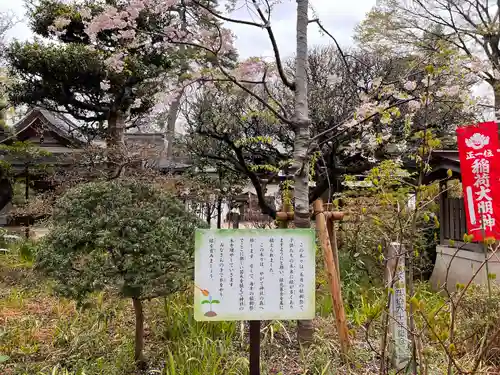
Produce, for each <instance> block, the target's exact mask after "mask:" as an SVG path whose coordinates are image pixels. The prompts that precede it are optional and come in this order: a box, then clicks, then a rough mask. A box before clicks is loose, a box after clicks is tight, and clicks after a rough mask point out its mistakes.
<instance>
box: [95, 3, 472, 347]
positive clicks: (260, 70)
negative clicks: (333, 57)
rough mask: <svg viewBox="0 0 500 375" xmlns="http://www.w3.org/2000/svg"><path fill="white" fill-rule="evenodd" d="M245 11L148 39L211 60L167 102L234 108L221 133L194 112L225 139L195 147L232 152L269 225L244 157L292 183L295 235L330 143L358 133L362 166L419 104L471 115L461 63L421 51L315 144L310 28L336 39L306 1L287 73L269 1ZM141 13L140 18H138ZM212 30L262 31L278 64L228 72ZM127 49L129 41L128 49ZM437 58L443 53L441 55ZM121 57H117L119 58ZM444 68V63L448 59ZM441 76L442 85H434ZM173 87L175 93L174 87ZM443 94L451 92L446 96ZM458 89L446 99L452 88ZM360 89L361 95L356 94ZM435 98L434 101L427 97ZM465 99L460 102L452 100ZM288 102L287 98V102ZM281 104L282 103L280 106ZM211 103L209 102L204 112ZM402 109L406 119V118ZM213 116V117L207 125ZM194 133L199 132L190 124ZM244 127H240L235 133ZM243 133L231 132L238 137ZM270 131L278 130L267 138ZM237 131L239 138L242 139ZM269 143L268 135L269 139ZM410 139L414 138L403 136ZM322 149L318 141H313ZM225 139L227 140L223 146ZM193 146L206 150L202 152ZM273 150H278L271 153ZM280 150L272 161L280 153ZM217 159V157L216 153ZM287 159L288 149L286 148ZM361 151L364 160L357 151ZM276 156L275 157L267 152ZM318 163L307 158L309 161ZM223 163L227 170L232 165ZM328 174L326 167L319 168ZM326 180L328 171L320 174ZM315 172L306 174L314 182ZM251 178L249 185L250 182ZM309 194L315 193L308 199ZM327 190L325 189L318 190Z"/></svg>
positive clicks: (110, 21)
mask: <svg viewBox="0 0 500 375" xmlns="http://www.w3.org/2000/svg"><path fill="white" fill-rule="evenodd" d="M130 3H133V4H134V6H135V7H141V9H142V10H145V9H147V10H148V11H151V12H153V11H157V8H158V3H157V2H156V1H154V0H137V1H133V2H132V1H131V2H130ZM244 3H245V5H247V6H249V7H250V8H251V9H252V12H253V14H256V15H257V18H256V19H255V18H252V17H250V16H249V17H248V18H247V19H234V18H232V14H231V11H232V10H234V9H235V8H236V7H237V6H238V5H242V4H241V1H231V2H228V4H227V5H228V6H227V12H223V11H222V10H220V9H219V8H215V9H213V8H209V7H208V6H207V5H206V4H204V3H202V2H200V1H198V0H191V1H190V2H189V6H190V7H192V8H197V9H198V11H200V12H202V13H203V14H204V16H205V17H206V20H207V22H212V25H214V28H213V29H211V30H207V29H203V28H201V27H200V28H199V29H197V30H192V31H191V32H187V33H186V32H185V31H184V30H183V28H182V26H183V25H182V22H177V23H174V24H170V25H169V27H168V28H157V29H155V30H152V31H151V33H152V34H153V35H160V36H161V37H163V38H166V43H168V44H169V45H172V46H185V48H186V49H188V50H193V51H198V52H199V53H200V54H202V55H204V56H206V57H210V58H211V61H213V68H211V69H207V68H205V67H201V68H200V66H199V65H196V64H191V65H190V66H189V67H187V66H184V68H185V70H184V72H185V74H186V75H187V76H188V77H189V79H185V80H182V82H180V81H179V80H176V81H174V82H172V83H171V85H172V86H171V88H172V90H171V95H170V98H172V97H174V98H175V97H176V94H178V93H179V92H180V91H183V92H184V93H186V94H187V95H189V94H191V93H192V92H194V91H195V90H200V86H201V87H204V90H207V91H202V92H203V94H204V95H206V96H207V98H211V99H213V100H220V101H221V102H222V103H224V105H226V106H227V105H232V104H237V105H238V106H237V107H231V108H230V107H226V108H230V110H229V111H230V112H232V113H235V114H236V117H239V118H236V119H233V120H234V121H229V122H228V123H225V124H224V121H223V120H221V119H220V118H217V116H220V113H219V114H217V113H214V112H211V114H210V115H209V114H204V112H205V111H203V110H202V111H200V112H199V115H200V116H202V117H203V116H205V115H206V118H205V120H204V124H205V125H206V124H207V121H215V122H218V123H219V124H220V125H219V126H220V130H223V134H220V133H213V132H212V134H209V135H208V136H207V132H209V131H210V130H209V129H210V128H209V127H206V126H205V128H201V130H200V131H198V136H199V138H200V140H204V141H205V142H206V143H205V146H207V147H206V148H205V149H206V150H207V153H210V154H211V155H212V156H213V159H215V160H217V156H218V153H219V149H218V148H209V147H208V146H212V145H214V141H216V140H217V137H219V139H218V141H222V142H219V143H217V142H215V144H216V145H217V146H218V147H221V150H226V151H228V152H229V154H228V155H229V156H230V158H229V160H230V161H231V163H229V164H232V165H233V167H235V168H236V170H237V171H239V172H240V173H245V174H246V175H247V176H248V177H249V178H250V180H251V181H252V183H253V184H254V186H255V188H256V190H257V193H258V194H257V195H258V196H259V201H262V202H261V207H262V208H263V212H265V213H268V214H270V215H271V216H272V215H273V214H274V215H275V212H273V210H271V209H268V208H269V207H267V208H266V205H265V204H264V202H263V201H264V194H263V192H262V191H261V192H260V193H259V191H258V189H261V188H262V186H261V185H260V181H259V180H258V178H256V177H255V175H254V174H252V173H249V171H250V168H265V167H266V166H267V165H268V161H266V160H260V161H259V160H254V163H252V165H246V166H243V163H241V160H242V159H244V158H245V156H244V154H243V152H247V153H248V152H249V151H250V150H252V149H260V150H262V149H264V150H265V149H268V150H271V149H272V148H274V150H275V151H271V152H270V154H268V156H269V155H271V156H272V158H274V160H273V162H274V165H273V168H271V170H270V171H269V172H270V173H278V172H279V170H284V171H286V174H287V176H288V177H289V178H291V179H293V181H294V182H293V184H294V200H295V207H294V212H295V216H294V217H295V219H294V221H295V226H296V227H298V228H303V227H309V225H310V219H309V215H310V214H309V203H310V199H311V194H310V193H311V192H310V189H309V185H310V174H311V173H315V172H316V171H315V170H313V171H310V162H311V160H310V159H311V158H313V159H314V160H317V159H319V158H321V157H322V151H323V149H322V146H323V145H325V144H328V142H330V141H332V140H335V139H336V138H337V137H339V136H340V135H344V134H345V135H350V134H351V132H355V134H359V135H360V136H359V139H357V140H356V138H355V140H356V142H354V144H353V145H352V149H353V152H354V153H358V154H361V156H362V157H363V158H365V159H369V158H374V157H375V156H376V155H375V150H376V149H378V146H379V145H380V144H381V143H383V142H385V141H387V139H388V138H387V137H389V138H390V137H391V134H392V132H391V131H390V130H388V129H390V128H391V125H392V124H393V123H395V122H396V121H395V119H402V120H404V121H403V124H405V126H406V128H411V126H412V124H413V123H414V119H415V115H416V113H418V109H419V108H421V107H422V105H423V103H429V102H431V101H433V100H434V101H435V100H436V98H440V99H439V100H442V101H443V102H444V99H445V98H447V99H449V100H450V101H452V102H456V105H457V106H462V107H464V108H467V110H470V109H471V108H472V107H473V104H474V103H472V102H471V101H470V98H469V97H465V96H466V95H465V94H464V92H462V91H461V90H460V89H457V87H459V88H461V87H462V86H461V85H462V83H464V82H468V81H469V80H470V76H469V75H467V74H464V71H463V66H462V65H460V63H461V60H460V59H457V60H456V61H454V60H453V59H452V58H451V55H449V56H448V58H447V59H448V60H450V61H451V63H447V64H441V63H440V62H436V54H435V53H434V52H432V51H431V52H432V53H431V52H429V51H427V52H425V53H424V52H423V51H419V54H414V55H413V56H411V59H408V61H403V62H401V64H402V66H404V69H402V72H401V73H400V74H398V75H396V76H382V77H372V78H371V79H369V80H366V81H365V82H362V83H360V84H359V85H358V84H357V90H359V92H358V94H357V96H358V99H359V101H358V105H357V108H355V109H354V110H353V111H352V113H350V114H349V116H347V117H346V118H345V119H342V120H341V121H339V123H336V124H329V125H328V126H327V127H326V128H325V129H324V130H323V131H321V132H319V133H318V134H315V135H314V136H311V119H310V114H309V95H308V87H307V86H308V82H307V79H308V76H307V75H308V44H307V31H308V27H312V26H315V27H316V26H318V27H320V28H321V29H322V31H323V32H324V33H326V34H327V35H328V36H329V37H330V38H331V40H332V41H334V42H336V41H335V39H334V38H333V36H332V35H331V34H329V33H328V31H327V30H326V29H325V28H324V27H323V25H322V24H321V22H320V20H318V19H316V20H310V19H309V18H308V5H309V4H308V1H307V0H297V8H296V54H295V63H294V67H293V69H292V70H287V69H286V66H285V64H284V61H283V60H282V57H281V54H280V48H279V46H278V44H277V42H276V38H275V35H274V30H273V24H272V13H273V5H272V3H271V2H268V1H266V0H253V1H248V2H247V1H244ZM162 6H163V7H162V11H163V12H164V13H165V12H168V11H175V10H178V9H179V8H182V7H184V9H185V10H186V15H189V14H190V10H189V9H190V8H188V4H186V3H182V2H181V1H178V0H171V1H167V2H162ZM139 14H140V13H139ZM139 14H137V13H134V12H129V11H127V9H126V10H125V11H123V12H118V11H117V10H116V8H114V9H113V8H112V7H111V8H109V11H108V13H106V18H105V19H101V18H94V19H93V20H91V21H90V24H89V27H90V28H91V29H92V30H96V32H102V30H108V29H111V28H114V29H120V28H121V27H123V26H122V25H123V24H124V22H127V23H128V24H132V25H133V24H134V22H135V20H137V19H138V18H137V17H138V16H139ZM216 21H218V22H219V21H223V22H225V23H238V24H242V25H246V26H248V27H250V28H252V27H253V28H256V29H257V28H258V29H261V30H263V32H265V33H266V34H267V35H268V36H269V41H270V43H271V46H272V48H273V52H274V61H272V62H268V61H264V60H262V59H260V58H257V57H256V58H250V59H247V60H245V61H241V62H239V63H238V64H237V66H235V67H234V68H232V67H230V66H227V65H224V63H223V62H224V55H225V54H227V53H228V51H231V50H232V49H233V46H232V35H231V33H230V32H229V31H228V30H227V29H225V28H224V27H222V26H220V25H219V24H218V23H217V22H216ZM131 42H132V41H131ZM441 52H442V51H439V53H441ZM118 57H120V56H118ZM441 58H442V59H446V58H445V57H444V56H442V57H441ZM344 69H345V76H346V77H347V78H349V76H350V72H349V70H348V67H344ZM438 77H439V79H437V78H438ZM324 78H325V80H328V81H332V82H333V83H334V82H336V81H337V82H338V76H337V77H336V75H335V74H332V75H331V76H329V77H324ZM179 84H181V86H180V87H179ZM275 85H281V86H282V87H284V88H286V90H288V92H289V95H290V96H291V97H292V98H293V102H292V105H289V102H288V103H286V102H284V101H282V100H280V99H279V98H278V97H277V95H276V92H273V90H272V88H273V86H275ZM443 85H444V86H446V87H448V89H446V90H443ZM454 85H455V86H457V87H455V89H453V90H449V87H453V86H454ZM358 86H359V87H358ZM221 89H222V90H226V93H227V92H228V91H227V90H229V92H230V93H231V95H230V97H225V95H226V94H224V93H221ZM430 92H432V93H433V94H434V93H435V94H436V95H433V96H432V97H430V96H429V93H430ZM460 95H462V96H463V97H460V98H458V99H457V96H460ZM285 96H286V95H285ZM283 97H284V96H283V95H282V96H281V98H283ZM241 101H245V102H246V103H248V104H249V105H250V108H251V109H249V107H248V106H247V107H244V106H242V105H241ZM207 105H209V102H208V101H206V102H205V108H206V106H207ZM240 108H241V110H242V112H241V113H236V111H235V110H237V109H240ZM403 109H404V110H403ZM210 116H215V117H213V118H210ZM252 122H253V124H256V123H257V124H258V126H259V128H260V131H262V132H263V133H262V134H259V135H255V134H252V133H251V132H250V126H248V125H249V123H252ZM192 124H195V122H194V123H193V122H192ZM245 124H246V125H247V126H241V125H245ZM237 128H238V129H240V130H239V131H235V129H237ZM271 128H274V129H271ZM241 129H243V130H241ZM267 134H269V135H268V136H267ZM405 134H406V136H405V137H403V138H408V137H409V136H410V134H411V132H406V133H405ZM286 138H288V142H289V143H288V145H286V146H287V147H288V155H287V153H286V152H284V151H283V148H282V147H283V144H280V139H281V141H283V140H284V139H286ZM320 139H321V140H322V141H321V142H319V140H320ZM228 140H229V141H228ZM199 144H202V142H201V143H199ZM271 146H274V147H271ZM276 150H277V152H276ZM212 151H214V152H212ZM285 151H286V149H285ZM360 151H361V152H360ZM405 151H406V149H404V150H403V149H402V150H397V152H396V153H400V154H401V153H403V152H405ZM273 152H274V153H273ZM315 154H316V155H319V156H317V157H313V155H315ZM229 164H226V165H229ZM324 165H325V166H327V163H326V162H325V163H324ZM326 171H327V169H326ZM310 172H311V173H310ZM252 176H253V177H252ZM325 178H326V179H327V180H328V178H329V175H328V173H325ZM313 191H314V190H313ZM323 191H324V190H323ZM312 332H313V331H312V325H311V322H299V338H301V339H302V341H304V342H308V341H310V340H311V339H312Z"/></svg>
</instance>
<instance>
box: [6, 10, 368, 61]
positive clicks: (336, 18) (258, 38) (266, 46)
mask: <svg viewBox="0 0 500 375" xmlns="http://www.w3.org/2000/svg"><path fill="white" fill-rule="evenodd" d="M310 3H311V7H312V8H313V9H314V11H315V13H316V14H317V16H318V17H319V18H320V20H321V21H322V23H323V25H324V26H325V27H326V28H327V30H328V31H329V32H330V33H332V34H333V35H334V36H335V37H336V38H337V39H338V41H339V43H340V44H341V45H342V46H347V45H349V44H351V42H352V35H353V29H354V27H355V26H356V25H357V24H358V23H359V22H360V21H361V20H362V19H363V18H364V16H365V14H366V13H367V12H368V11H369V10H370V9H371V7H372V6H374V5H375V3H376V0H354V1H352V0H351V1H348V0H311V1H310ZM295 7H296V2H295V0H283V1H282V3H281V4H279V5H278V6H276V8H275V9H274V10H273V13H272V26H273V29H274V32H275V35H276V39H277V42H278V45H279V46H280V49H281V51H280V52H281V54H282V55H283V56H284V57H288V56H290V55H292V54H293V53H294V40H295ZM7 10H10V11H12V12H13V13H15V14H16V15H17V16H18V17H20V18H22V17H23V16H24V13H25V11H24V1H22V0H0V12H1V11H7ZM311 13H312V12H311ZM236 14H237V16H238V17H239V16H241V18H243V17H245V18H249V13H248V12H247V11H246V10H245V9H241V10H239V11H238V12H237V13H236ZM235 17H236V15H235ZM231 28H232V29H233V31H234V33H235V34H236V36H237V40H236V47H237V48H238V51H239V53H240V56H241V57H242V58H245V57H249V56H262V57H265V56H271V55H272V51H271V45H270V43H269V40H268V38H267V33H266V32H265V30H260V29H257V28H255V27H251V26H244V25H232V26H231ZM9 37H11V38H17V39H21V40H25V39H29V38H30V37H31V32H30V30H29V28H28V26H27V25H26V24H25V23H19V24H18V25H16V26H15V27H14V29H13V30H11V31H10V33H9ZM309 38H310V39H309V41H310V45H311V46H314V45H320V44H329V43H331V40H330V39H329V38H328V37H327V36H322V35H321V34H320V33H319V30H318V28H317V26H315V25H311V26H310V34H309Z"/></svg>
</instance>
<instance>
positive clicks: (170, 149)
mask: <svg viewBox="0 0 500 375" xmlns="http://www.w3.org/2000/svg"><path fill="white" fill-rule="evenodd" d="M179 84H182V82H179ZM183 94H184V91H180V92H179V93H178V94H177V95H176V97H175V98H174V100H173V102H172V103H171V104H170V108H169V110H168V116H167V127H166V131H165V138H166V140H167V151H166V156H167V159H168V160H173V157H174V139H175V123H176V122H177V117H178V116H179V109H180V108H181V99H182V95H183Z"/></svg>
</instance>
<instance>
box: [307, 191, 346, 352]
mask: <svg viewBox="0 0 500 375" xmlns="http://www.w3.org/2000/svg"><path fill="white" fill-rule="evenodd" d="M313 207H314V213H315V214H316V231H317V233H318V238H319V239H320V241H321V247H322V248H323V254H324V258H325V263H326V270H327V274H328V281H329V284H330V290H331V293H332V300H333V308H334V310H335V321H336V324H337V332H338V334H339V339H340V348H341V351H342V354H343V355H344V356H346V357H347V355H348V352H349V346H350V344H349V330H348V327H347V320H346V316H345V310H344V302H343V300H342V290H341V286H340V276H339V272H338V269H337V265H336V264H335V259H334V255H333V251H332V246H331V243H330V238H329V236H328V229H327V223H326V217H325V214H324V212H323V202H322V200H321V199H318V200H316V201H315V202H314V206H313Z"/></svg>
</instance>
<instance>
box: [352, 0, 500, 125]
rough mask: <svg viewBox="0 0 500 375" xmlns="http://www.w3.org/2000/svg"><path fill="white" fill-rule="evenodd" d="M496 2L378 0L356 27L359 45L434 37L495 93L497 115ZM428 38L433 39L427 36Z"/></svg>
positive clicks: (397, 44) (392, 45) (403, 44)
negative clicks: (455, 53) (458, 55)
mask: <svg viewBox="0 0 500 375" xmlns="http://www.w3.org/2000/svg"><path fill="white" fill-rule="evenodd" d="M499 16H500V4H499V3H498V2H488V1H486V2H485V1H483V0H425V1H424V0H414V1H411V2H410V1H405V0H383V1H380V2H379V3H378V5H377V6H376V7H374V9H373V10H372V11H371V12H370V14H369V16H368V17H367V19H366V20H365V21H364V22H363V24H362V25H361V27H360V34H359V37H360V38H359V40H360V42H361V43H362V44H364V45H367V46H370V47H371V48H375V49H377V50H378V51H381V50H382V49H383V50H385V51H388V50H389V49H391V50H393V51H394V50H399V51H402V50H408V49H411V50H414V49H415V48H417V49H421V48H427V47H429V46H431V43H429V42H432V41H433V40H434V41H435V40H439V41H442V42H443V43H444V44H445V45H446V48H453V49H454V50H456V51H458V52H459V54H460V58H462V59H463V62H464V66H465V67H466V68H467V69H468V70H469V71H470V72H473V73H475V74H476V75H477V76H478V77H479V78H480V79H482V80H484V81H485V82H486V83H487V84H488V85H489V86H490V87H491V88H492V91H493V94H494V109H495V116H496V118H497V120H498V119H499V117H500V49H499V40H500V30H499V28H498V20H499ZM429 36H432V38H429Z"/></svg>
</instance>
